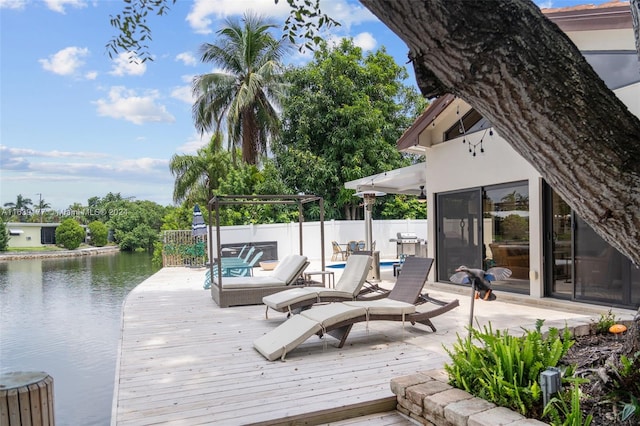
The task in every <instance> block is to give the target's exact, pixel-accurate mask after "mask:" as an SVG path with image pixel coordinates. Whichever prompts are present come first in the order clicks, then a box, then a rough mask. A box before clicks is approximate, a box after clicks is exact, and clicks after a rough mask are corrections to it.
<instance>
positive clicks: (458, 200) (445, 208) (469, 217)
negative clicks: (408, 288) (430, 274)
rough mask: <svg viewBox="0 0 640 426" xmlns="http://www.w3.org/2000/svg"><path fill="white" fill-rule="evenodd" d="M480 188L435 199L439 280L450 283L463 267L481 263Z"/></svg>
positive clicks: (439, 195)
mask: <svg viewBox="0 0 640 426" xmlns="http://www.w3.org/2000/svg"><path fill="white" fill-rule="evenodd" d="M480 201H481V191H480V189H474V190H468V191H460V192H453V193H446V194H438V195H437V196H436V209H437V211H438V215H437V216H438V239H437V241H438V242H437V250H438V252H437V256H436V257H437V259H438V262H437V271H438V281H449V277H450V276H451V275H453V274H454V273H455V270H456V269H457V268H458V267H459V266H461V265H465V266H468V267H470V268H478V267H480V265H481V261H482V244H481V241H482V237H481V236H482V221H481V214H480V211H481V202H480Z"/></svg>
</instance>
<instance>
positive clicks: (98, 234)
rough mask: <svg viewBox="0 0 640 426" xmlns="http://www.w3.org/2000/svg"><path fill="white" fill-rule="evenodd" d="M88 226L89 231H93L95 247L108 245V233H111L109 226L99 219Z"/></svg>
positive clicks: (92, 241) (92, 236)
mask: <svg viewBox="0 0 640 426" xmlns="http://www.w3.org/2000/svg"><path fill="white" fill-rule="evenodd" d="M88 227H89V232H90V233H91V244H92V245H94V246H95V247H103V246H106V245H107V235H108V234H109V229H108V228H107V226H106V225H105V224H104V223H102V222H100V221H98V220H94V221H93V222H91V223H90V224H89V225H88Z"/></svg>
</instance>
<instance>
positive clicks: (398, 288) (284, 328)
mask: <svg viewBox="0 0 640 426" xmlns="http://www.w3.org/2000/svg"><path fill="white" fill-rule="evenodd" d="M432 264H433V259H426V258H418V257H410V258H408V259H407V260H406V262H405V264H404V266H403V268H402V274H400V276H399V277H398V280H397V282H396V284H395V286H394V288H393V290H391V293H390V294H389V296H388V297H387V298H385V299H378V300H371V301H364V300H363V301H359V300H356V301H350V302H340V303H329V304H326V305H320V306H314V307H312V308H311V309H308V310H306V311H302V312H301V313H300V314H299V315H293V316H291V317H290V318H289V319H288V320H286V321H285V322H283V323H282V324H280V325H279V326H278V327H276V328H275V329H273V330H271V331H270V332H268V333H266V334H265V335H263V336H261V337H259V338H258V339H256V340H255V341H254V342H253V347H254V348H255V349H256V350H257V351H258V352H260V353H261V354H262V355H263V356H264V357H265V358H266V359H268V360H269V361H274V360H276V359H278V358H280V359H282V360H284V358H285V356H286V355H287V353H289V352H290V351H292V350H293V349H295V348H296V347H298V346H299V345H300V344H302V343H303V342H304V341H305V340H307V339H308V338H309V337H311V336H313V335H314V334H318V335H319V336H321V337H322V336H323V335H325V334H328V335H330V336H332V337H335V338H336V339H338V340H339V344H338V347H340V348H341V347H343V345H344V343H345V341H346V339H347V337H348V335H349V332H350V331H351V328H352V327H353V325H354V324H356V323H358V322H368V321H402V322H403V323H404V322H405V321H406V322H410V323H411V324H416V323H421V324H424V325H427V326H429V327H430V328H431V329H432V330H433V331H436V328H435V326H434V325H433V323H432V322H431V318H433V317H435V316H438V315H441V314H443V313H445V312H447V311H449V310H451V309H453V308H455V307H456V306H458V300H454V301H452V302H449V303H447V302H441V301H438V300H436V299H432V298H430V297H428V295H421V291H422V288H423V286H424V283H425V281H426V279H427V275H428V273H429V270H430V269H431V265H432ZM405 268H406V269H405ZM424 302H431V303H435V304H436V305H438V307H436V308H435V309H423V308H422V306H421V307H420V309H418V307H417V305H421V304H422V303H424Z"/></svg>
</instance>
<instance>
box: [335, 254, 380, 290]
mask: <svg viewBox="0 0 640 426" xmlns="http://www.w3.org/2000/svg"><path fill="white" fill-rule="evenodd" d="M372 262H373V258H372V257H371V256H367V255H362V254H352V255H351V256H349V258H348V259H347V263H346V264H345V266H344V271H342V275H341V276H340V279H339V280H338V282H337V283H336V286H335V287H336V290H340V291H345V292H348V293H351V295H353V296H354V297H355V296H356V295H357V294H358V293H359V292H360V289H361V288H362V286H363V284H364V282H365V280H366V279H367V275H369V270H370V269H371V263H372Z"/></svg>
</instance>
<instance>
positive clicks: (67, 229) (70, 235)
mask: <svg viewBox="0 0 640 426" xmlns="http://www.w3.org/2000/svg"><path fill="white" fill-rule="evenodd" d="M84 237H85V230H84V228H83V227H82V226H80V224H79V223H78V222H77V221H76V220H75V219H73V218H67V219H65V220H63V221H62V223H61V224H60V225H59V226H58V227H57V228H56V244H57V245H60V246H62V247H64V248H66V249H67V250H74V249H77V248H78V247H80V243H82V241H83V240H84Z"/></svg>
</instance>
